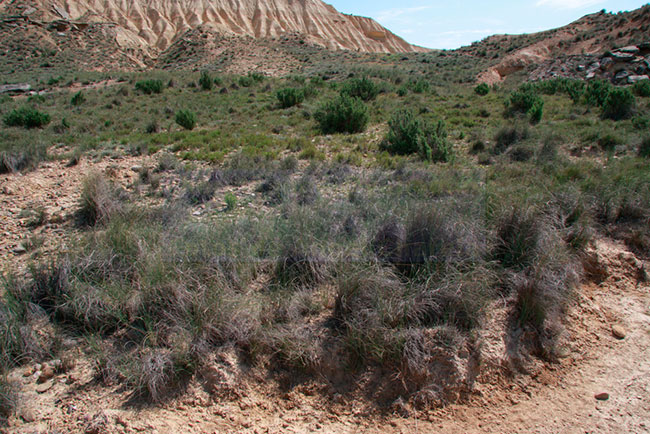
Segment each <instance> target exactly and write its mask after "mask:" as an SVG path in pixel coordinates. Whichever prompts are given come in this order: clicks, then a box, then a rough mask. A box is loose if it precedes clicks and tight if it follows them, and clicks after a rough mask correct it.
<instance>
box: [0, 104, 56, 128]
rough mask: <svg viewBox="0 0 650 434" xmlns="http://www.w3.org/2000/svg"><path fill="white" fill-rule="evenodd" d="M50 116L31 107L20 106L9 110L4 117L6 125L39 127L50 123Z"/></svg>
mask: <svg viewBox="0 0 650 434" xmlns="http://www.w3.org/2000/svg"><path fill="white" fill-rule="evenodd" d="M50 120H51V117H50V115H49V114H47V113H43V112H40V111H38V110H36V109H35V108H32V107H21V108H19V109H15V110H12V111H10V112H9V113H8V114H7V115H6V116H5V117H4V124H5V125H6V126H8V127H23V128H40V127H43V126H45V125H47V124H49V123H50Z"/></svg>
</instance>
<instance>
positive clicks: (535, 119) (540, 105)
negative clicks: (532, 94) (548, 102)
mask: <svg viewBox="0 0 650 434" xmlns="http://www.w3.org/2000/svg"><path fill="white" fill-rule="evenodd" d="M528 114H529V115H530V122H531V123H533V124H537V123H539V121H541V120H542V115H543V114H544V100H542V99H541V98H539V99H538V100H537V101H535V104H533V106H532V107H531V108H530V110H529V111H528Z"/></svg>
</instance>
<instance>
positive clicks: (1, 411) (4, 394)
mask: <svg viewBox="0 0 650 434" xmlns="http://www.w3.org/2000/svg"><path fill="white" fill-rule="evenodd" d="M15 407H16V391H15V390H14V388H13V387H12V385H11V384H9V382H8V381H7V379H6V378H5V376H4V373H3V372H0V426H3V425H4V423H5V422H6V421H7V419H8V418H9V416H11V415H12V414H13V412H14V408H15Z"/></svg>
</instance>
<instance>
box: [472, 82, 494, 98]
mask: <svg viewBox="0 0 650 434" xmlns="http://www.w3.org/2000/svg"><path fill="white" fill-rule="evenodd" d="M474 92H476V94H477V95H481V96H485V95H487V94H488V93H490V86H488V85H487V83H481V84H479V85H478V86H476V87H475V88H474Z"/></svg>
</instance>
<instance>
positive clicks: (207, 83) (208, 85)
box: [199, 71, 214, 90]
mask: <svg viewBox="0 0 650 434" xmlns="http://www.w3.org/2000/svg"><path fill="white" fill-rule="evenodd" d="M213 84H214V80H213V79H212V77H211V76H210V73H209V72H208V71H202V72H201V77H199V86H201V89H203V90H212V85H213Z"/></svg>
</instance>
